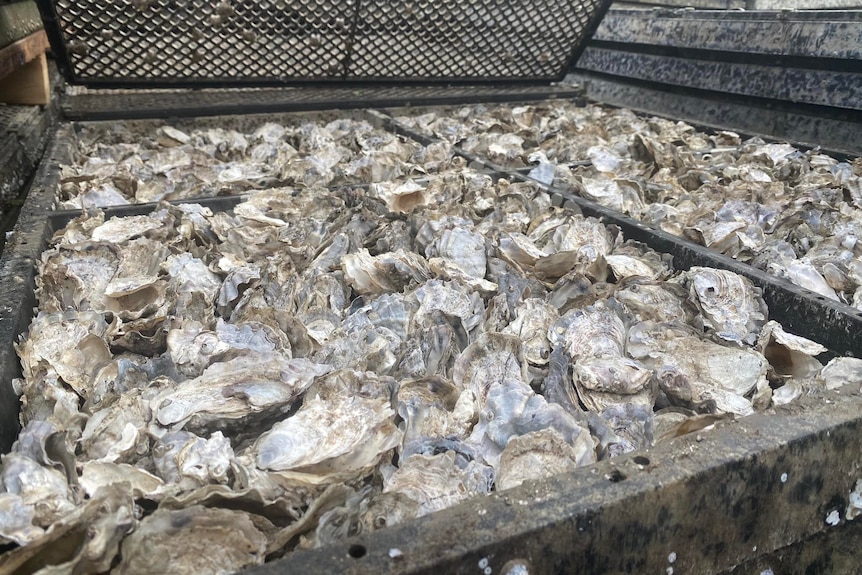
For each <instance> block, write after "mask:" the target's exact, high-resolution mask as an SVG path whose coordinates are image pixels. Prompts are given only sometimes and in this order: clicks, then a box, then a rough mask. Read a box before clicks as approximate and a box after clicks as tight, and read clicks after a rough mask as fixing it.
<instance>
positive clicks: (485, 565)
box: [479, 557, 488, 569]
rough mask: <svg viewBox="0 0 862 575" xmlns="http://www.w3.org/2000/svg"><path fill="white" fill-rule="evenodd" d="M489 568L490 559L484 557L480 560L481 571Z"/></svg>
mask: <svg viewBox="0 0 862 575" xmlns="http://www.w3.org/2000/svg"><path fill="white" fill-rule="evenodd" d="M487 566H488V558H487V557H482V558H481V559H479V569H484V568H485V567H487Z"/></svg>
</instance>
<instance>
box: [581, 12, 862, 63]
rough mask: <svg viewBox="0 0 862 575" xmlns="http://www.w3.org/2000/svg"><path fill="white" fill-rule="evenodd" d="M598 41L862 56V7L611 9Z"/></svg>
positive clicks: (827, 55)
mask: <svg viewBox="0 0 862 575" xmlns="http://www.w3.org/2000/svg"><path fill="white" fill-rule="evenodd" d="M594 40H595V41H602V42H626V43H634V44H648V45H654V46H666V47H676V48H691V49H698V50H719V51H724V52H739V53H744V54H773V55H779V54H780V55H786V56H800V57H806V58H844V59H860V58H862V12H832V13H825V14H824V13H811V12H788V13H760V14H752V13H750V12H734V11H731V12H705V11H700V10H697V11H652V10H619V9H615V10H611V11H610V12H608V14H607V16H605V18H604V19H603V20H602V24H601V25H600V26H599V29H598V30H597V31H596V34H595V36H594Z"/></svg>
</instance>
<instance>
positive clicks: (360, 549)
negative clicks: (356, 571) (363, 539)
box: [347, 545, 368, 559]
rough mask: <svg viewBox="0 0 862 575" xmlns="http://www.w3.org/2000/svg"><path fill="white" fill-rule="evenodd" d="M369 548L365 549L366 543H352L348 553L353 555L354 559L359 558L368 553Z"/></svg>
mask: <svg viewBox="0 0 862 575" xmlns="http://www.w3.org/2000/svg"><path fill="white" fill-rule="evenodd" d="M367 552H368V551H367V549H365V545H351V546H350V548H349V549H348V550H347V554H348V555H350V556H351V557H353V558H354V559H359V558H360V557H365V554H366V553H367Z"/></svg>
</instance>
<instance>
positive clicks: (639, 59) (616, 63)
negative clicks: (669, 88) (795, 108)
mask: <svg viewBox="0 0 862 575" xmlns="http://www.w3.org/2000/svg"><path fill="white" fill-rule="evenodd" d="M578 67H579V68H581V69H583V70H590V71H593V72H601V73H604V74H611V75H614V76H622V77H627V78H637V79H640V80H647V81H650V82H659V83H663V84H670V85H675V86H685V87H690V88H697V89H700V90H710V91H713V92H728V93H731V94H740V95H744V96H755V97H759V98H772V99H777V100H785V101H789V102H802V103H806V104H816V105H821V106H833V107H836V108H847V109H857V110H858V109H862V73H854V72H831V71H823V70H814V69H805V68H784V67H773V66H762V65H757V64H744V63H734V62H714V61H708V60H691V59H685V58H675V57H669V56H656V55H652V54H643V53H635V52H623V51H618V50H609V49H605V48H597V47H589V48H587V49H586V50H585V51H584V54H583V56H582V57H581V59H580V60H579V61H578Z"/></svg>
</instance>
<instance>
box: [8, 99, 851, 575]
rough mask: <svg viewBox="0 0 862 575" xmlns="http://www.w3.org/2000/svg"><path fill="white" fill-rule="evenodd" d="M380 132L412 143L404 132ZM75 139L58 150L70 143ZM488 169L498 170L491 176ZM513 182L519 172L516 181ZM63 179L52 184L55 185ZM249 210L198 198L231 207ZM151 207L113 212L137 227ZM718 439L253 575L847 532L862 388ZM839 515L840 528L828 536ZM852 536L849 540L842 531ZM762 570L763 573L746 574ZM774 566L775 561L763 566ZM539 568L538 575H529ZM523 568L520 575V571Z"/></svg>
mask: <svg viewBox="0 0 862 575" xmlns="http://www.w3.org/2000/svg"><path fill="white" fill-rule="evenodd" d="M379 119H380V121H381V122H382V124H381V125H383V126H384V127H386V128H387V129H392V130H395V129H399V130H400V128H398V127H397V126H396V125H395V124H394V122H392V120H391V118H388V117H386V116H380V117H379ZM64 130H69V126H68V125H66V126H63V127H61V128H60V130H59V133H58V134H56V135H55V143H56V142H58V141H60V140H62V139H63V138H65V137H68V134H64V133H63V131H64ZM51 149H52V150H53V154H52V155H49V156H48V157H46V158H45V159H44V160H43V163H42V165H41V167H40V170H39V172H38V174H37V177H36V182H37V185H36V186H34V187H33V189H32V190H31V193H30V196H29V197H28V199H27V202H26V204H25V206H24V209H23V210H22V216H21V218H20V220H19V223H18V225H17V227H16V230H15V233H14V235H13V241H12V242H11V243H10V245H9V247H8V248H7V251H6V253H4V255H3V256H2V258H0V290H2V291H0V294H2V296H0V297H1V298H2V299H0V301H2V302H6V303H5V305H4V306H3V307H2V308H0V373H2V377H3V380H2V381H3V385H0V402H2V403H0V409H2V410H3V411H2V412H0V416H2V423H3V424H2V426H0V447H2V449H3V450H8V448H9V446H10V445H11V442H12V441H13V440H14V438H15V435H16V433H17V425H16V422H17V406H18V400H17V397H16V396H15V393H14V392H13V390H12V386H11V385H10V382H11V379H12V378H14V377H18V376H19V375H20V367H19V364H18V358H17V356H16V354H15V352H14V349H13V347H12V344H13V342H14V341H16V340H17V338H18V336H19V334H21V333H23V332H24V331H26V329H27V327H28V325H29V322H30V319H31V317H32V309H33V307H34V306H35V303H36V302H35V295H34V287H33V286H34V273H35V262H36V261H37V260H38V258H39V254H41V252H42V251H43V250H44V249H45V247H46V244H47V241H48V240H49V238H50V237H51V235H52V233H53V231H54V230H55V229H56V228H57V227H58V226H61V225H63V224H65V223H66V222H68V220H69V219H70V218H71V217H74V216H75V215H77V212H54V213H49V212H50V210H51V207H52V204H53V201H54V186H55V185H56V177H57V173H56V170H55V169H54V168H53V167H54V166H56V162H57V157H56V154H57V153H59V152H58V146H56V145H55V146H52V148H51ZM477 165H478V166H480V167H482V166H484V168H485V169H487V170H494V169H496V168H495V167H494V166H491V165H489V164H487V163H485V164H480V163H477ZM500 175H505V176H508V177H509V178H511V179H524V176H523V175H520V174H518V173H517V172H506V171H501V172H500ZM52 179H53V181H52ZM546 189H547V190H548V192H549V193H550V194H551V196H552V200H553V203H554V204H556V205H561V204H567V205H574V206H577V207H579V208H580V209H581V210H582V211H583V212H584V213H585V215H593V216H597V217H601V218H603V219H604V221H605V222H606V223H609V224H616V225H618V226H620V228H621V229H622V230H623V233H624V234H625V236H626V237H627V238H632V239H638V240H640V241H643V242H645V243H647V244H649V245H650V246H651V247H653V248H654V249H656V250H658V251H663V252H667V253H670V254H672V255H673V256H674V266H675V267H676V268H678V269H686V268H688V267H690V266H692V265H710V266H715V267H723V268H726V269H731V270H733V271H736V272H737V273H743V274H744V275H747V276H749V277H751V278H752V279H754V280H755V281H756V282H757V283H758V284H760V285H761V287H763V288H764V295H765V296H766V298H767V302H768V304H769V306H770V311H771V314H770V315H771V316H772V318H773V319H777V320H778V321H780V322H782V323H783V324H784V325H785V326H786V327H787V328H788V329H790V330H791V331H795V332H797V333H799V334H800V335H804V336H808V337H811V338H813V339H816V340H819V341H821V342H822V343H824V344H825V345H827V347H830V349H831V350H832V352H833V353H835V354H845V353H850V354H855V355H862V348H860V346H862V339H860V338H859V335H862V330H860V329H859V328H860V325H862V324H860V321H862V320H860V319H859V317H858V316H854V317H850V316H847V315H846V314H845V313H844V311H845V310H841V309H835V306H834V305H831V302H823V301H819V300H817V299H814V298H812V297H811V296H810V295H809V294H808V293H806V292H804V290H800V289H799V288H795V286H792V285H790V284H787V283H786V282H778V281H775V280H774V278H771V277H769V276H766V275H765V274H763V273H761V272H758V271H757V270H755V269H753V268H750V267H749V266H745V265H743V264H740V263H738V262H736V261H734V260H732V259H730V258H727V257H725V256H721V255H719V254H716V253H714V252H711V251H709V250H707V249H706V248H703V247H701V246H697V245H695V244H691V243H690V242H687V241H685V240H682V239H679V238H676V237H674V236H670V235H668V234H662V233H658V232H656V231H655V230H652V229H649V228H647V227H646V226H643V225H642V224H640V223H638V222H636V221H634V220H631V219H630V218H626V217H624V216H621V215H620V214H617V213H615V212H612V211H610V210H607V209H606V208H603V207H601V206H598V205H596V204H593V203H592V202H589V201H586V200H583V199H581V198H577V197H573V196H572V195H570V194H568V193H563V192H559V191H557V190H554V189H549V188H546ZM240 200H241V198H240V197H225V198H210V199H204V200H195V201H197V202H200V203H206V204H208V205H209V206H210V207H212V208H213V209H215V210H219V209H230V207H232V206H233V205H235V204H236V202H238V201H240ZM148 208H149V206H145V205H135V206H125V207H122V208H112V209H109V210H108V213H109V214H110V213H114V214H116V215H119V214H123V215H127V214H130V213H140V212H141V211H147V209H148ZM770 411H772V412H774V413H770V414H757V415H754V416H750V417H747V418H744V419H741V420H737V421H733V422H727V423H721V424H719V425H718V426H717V429H715V430H712V431H710V432H708V433H703V434H697V435H693V436H687V437H683V438H680V439H677V440H674V441H671V442H668V443H664V444H660V445H658V446H657V447H655V448H653V449H651V450H649V451H647V452H640V453H633V454H629V455H627V456H623V457H618V458H614V459H611V460H606V461H602V462H600V463H598V464H596V465H594V466H591V467H588V468H582V469H578V470H576V471H574V472H572V473H569V474H565V475H562V476H557V477H554V478H551V479H548V480H543V481H538V482H528V483H526V484H524V485H522V486H521V487H519V488H516V489H513V490H509V491H504V492H500V493H495V494H493V495H491V496H489V497H486V498H478V499H474V500H471V501H469V502H466V503H464V504H462V505H459V506H457V507H454V508H451V509H448V510H446V511H443V512H440V513H437V514H434V515H430V516H426V517H423V518H420V519H418V520H414V521H410V522H407V523H404V524H400V525H398V526H397V527H395V528H390V529H384V530H381V531H377V532H374V533H370V534H366V535H361V536H358V537H354V538H351V539H350V540H348V541H346V542H344V543H343V544H339V545H335V546H330V547H326V548H322V549H319V550H315V551H300V552H295V553H293V554H291V555H290V556H289V557H287V558H285V559H283V560H280V561H277V562H274V563H271V564H267V565H263V566H260V567H257V568H253V569H250V570H247V571H246V572H247V573H250V574H261V575H263V574H275V573H291V572H301V573H333V572H343V573H440V572H451V573H465V574H476V573H483V574H484V573H489V572H490V573H508V574H512V575H514V574H515V573H524V572H527V573H530V574H536V573H560V572H579V573H596V574H598V573H612V572H630V573H641V572H643V573H645V572H667V573H671V572H672V570H676V572H678V573H703V574H705V575H709V574H713V573H721V572H722V571H724V570H727V569H730V568H732V567H733V566H735V565H740V564H754V563H751V562H754V561H759V559H758V558H759V557H760V556H762V555H764V556H766V559H764V561H768V560H769V558H770V557H771V556H770V555H769V554H771V553H773V552H775V551H776V550H780V549H782V548H785V547H787V546H788V545H792V544H794V543H796V542H798V541H801V540H804V539H807V538H809V537H811V536H819V535H818V534H822V533H824V532H825V531H826V530H827V529H829V528H830V525H831V523H832V522H833V521H832V518H834V517H835V512H837V517H838V523H839V525H842V526H843V525H844V524H845V523H846V521H847V520H846V518H845V510H846V508H847V505H848V501H849V497H850V492H851V490H853V488H854V486H855V482H856V481H857V480H858V479H862V474H860V471H859V470H860V469H862V416H860V413H862V395H860V389H859V386H858V385H856V384H852V385H849V386H845V387H844V388H842V389H841V390H840V393H839V392H833V393H829V394H826V395H824V396H818V397H808V398H801V399H800V400H797V401H796V402H794V403H792V404H790V405H787V406H782V407H778V408H774V409H771V410H770ZM827 517H829V518H830V520H829V521H830V523H827ZM841 528H842V529H843V527H841ZM746 562H748V563H746ZM756 564H757V565H761V564H763V563H762V562H758V563H756ZM522 567H525V568H526V571H525V570H523V569H521V568H522ZM519 569H521V570H519Z"/></svg>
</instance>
